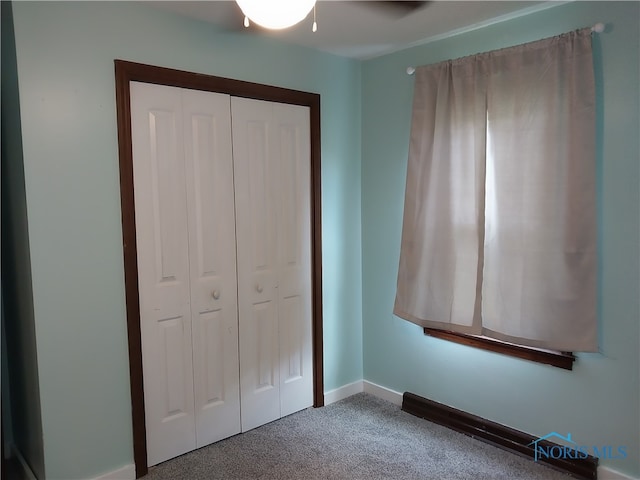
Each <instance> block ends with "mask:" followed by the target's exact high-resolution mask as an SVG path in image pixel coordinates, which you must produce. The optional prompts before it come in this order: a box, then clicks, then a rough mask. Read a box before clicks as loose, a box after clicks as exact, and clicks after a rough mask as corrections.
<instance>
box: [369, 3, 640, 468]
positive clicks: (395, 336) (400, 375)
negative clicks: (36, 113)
mask: <svg viewBox="0 0 640 480" xmlns="http://www.w3.org/2000/svg"><path fill="white" fill-rule="evenodd" d="M639 7H640V4H638V3H637V2H622V3H618V2H574V3H569V4H565V5H561V6H557V7H555V8H552V9H549V10H545V11H540V12H538V13H534V14H530V15H528V16H526V17H522V18H518V19H513V20H510V21H506V22H503V23H499V24H495V25H493V26H489V27H486V28H482V29H478V30H475V31H472V32H468V33H465V34H460V35H458V36H453V37H450V38H447V39H444V40H440V41H437V42H432V43H428V44H424V45H422V46H418V47H414V48H411V49H407V50H404V51H402V52H398V53H395V54H391V55H387V56H384V57H380V58H377V59H374V60H370V61H367V62H364V63H363V67H362V99H363V100H362V239H363V241H362V265H363V275H362V277H363V285H362V288H363V325H364V329H363V343H364V378H366V379H367V380H369V381H372V382H375V383H378V384H381V385H385V386H387V387H389V388H392V389H394V390H397V391H400V392H404V391H410V392H414V393H417V394H419V395H422V396H425V397H428V398H431V399H433V400H436V401H439V402H442V403H445V404H447V405H451V406H454V407H456V408H459V409H462V410H465V411H468V412H471V413H474V414H477V415H480V416H482V417H485V418H489V419H491V420H494V421H497V422H500V423H502V424H506V425H509V426H511V427H514V428H517V429H519V430H524V431H526V432H529V433H531V434H533V435H544V434H547V433H549V432H550V431H556V432H564V433H567V432H571V433H572V435H573V438H574V439H576V440H577V441H579V442H581V443H585V444H586V445H626V446H627V452H629V457H628V458H627V459H626V460H601V464H602V465H605V466H607V467H610V468H612V469H615V470H620V471H625V472H629V473H632V474H634V475H636V476H638V475H640V465H639V459H638V452H639V451H640V442H639V438H638V437H639V428H640V419H639V417H638V415H639V413H638V412H639V406H640V402H639V398H638V392H639V387H640V385H639V378H640V374H639V357H638V352H639V338H640V335H639V334H640V332H639V326H638V319H639V316H640V315H639V311H638V295H639V292H640V282H639V278H638V274H639V270H640V265H639V245H640V239H639V230H640V226H639V205H640V198H639V194H638V190H639V184H640V175H639V162H640V160H639V150H638V132H639V131H640V129H639V122H638V112H639V110H640V103H639V97H638V85H639V83H640V82H639V78H638V71H639V64H638V59H639V57H640V52H639V49H638V47H639V35H638V30H639V25H640V18H639V13H640V12H639V10H640V9H639ZM596 22H606V23H607V25H608V28H607V31H606V33H603V34H601V35H597V36H596V37H595V42H594V43H595V54H596V55H595V56H596V67H597V69H596V75H597V81H598V82H599V87H598V97H599V112H600V115H601V117H600V121H599V125H598V141H599V144H600V145H599V154H598V163H599V164H598V176H599V180H598V182H599V183H598V188H599V213H600V225H599V236H600V244H601V246H600V251H601V270H600V275H599V279H600V287H599V289H600V293H599V299H600V307H599V309H600V312H599V313H600V319H601V320H600V321H601V328H600V330H601V336H600V345H601V348H600V353H598V354H579V355H578V360H577V362H576V363H575V367H574V370H573V371H565V370H561V369H558V368H554V367H549V366H543V365H538V364H535V363H531V362H527V361H523V360H517V359H512V358H509V357H505V356H501V355H498V354H493V353H489V352H484V351H480V350H476V349H473V348H470V347H465V346H459V345H454V344H451V343H449V342H446V341H442V340H437V339H433V338H430V337H425V336H423V334H422V332H421V330H420V328H419V327H417V326H415V325H413V324H410V323H408V322H405V321H403V320H400V319H398V318H396V317H394V316H393V315H392V313H391V312H392V309H393V301H394V295H395V284H396V275H397V265H398V258H399V245H400V230H401V225H402V209H403V200H404V199H403V195H404V182H405V175H406V163H407V151H408V139H409V127H410V116H411V100H412V92H413V77H410V76H408V75H407V74H406V73H405V69H406V67H407V66H410V65H425V64H430V63H435V62H438V61H441V60H446V59H450V58H457V57H461V56H465V55H470V54H473V53H478V52H482V51H488V50H493V49H496V48H501V47H505V46H509V45H515V44H519V43H524V42H528V41H532V40H536V39H539V38H543V37H548V36H552V35H556V34H559V33H562V32H565V31H569V30H573V29H576V28H580V27H583V26H588V25H592V24H594V23H596Z"/></svg>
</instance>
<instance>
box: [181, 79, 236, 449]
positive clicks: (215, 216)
mask: <svg viewBox="0 0 640 480" xmlns="http://www.w3.org/2000/svg"><path fill="white" fill-rule="evenodd" d="M182 100H183V102H182V105H183V111H184V117H183V119H184V121H183V125H184V138H185V160H186V178H187V206H188V208H187V210H188V224H189V251H190V254H189V258H190V272H191V275H190V283H191V314H192V316H191V319H192V330H193V376H194V392H195V415H196V443H197V446H198V447H202V446H204V445H208V444H210V443H213V442H216V441H218V440H221V439H223V438H227V437H229V436H231V435H235V434H236V433H239V432H240V385H239V370H238V369H239V366H238V310H237V289H236V236H235V218H234V214H235V213H234V200H233V157H232V151H231V118H230V116H229V111H230V97H229V96H228V95H223V94H218V93H211V92H202V91H196V90H182Z"/></svg>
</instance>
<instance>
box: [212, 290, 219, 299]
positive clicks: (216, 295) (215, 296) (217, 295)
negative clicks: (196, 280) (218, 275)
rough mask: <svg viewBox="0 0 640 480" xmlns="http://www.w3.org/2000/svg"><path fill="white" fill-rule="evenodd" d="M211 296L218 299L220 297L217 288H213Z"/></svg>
mask: <svg viewBox="0 0 640 480" xmlns="http://www.w3.org/2000/svg"><path fill="white" fill-rule="evenodd" d="M211 296H212V297H213V298H215V299H216V300H218V299H219V298H220V292H219V291H218V290H214V291H213V293H212V294H211Z"/></svg>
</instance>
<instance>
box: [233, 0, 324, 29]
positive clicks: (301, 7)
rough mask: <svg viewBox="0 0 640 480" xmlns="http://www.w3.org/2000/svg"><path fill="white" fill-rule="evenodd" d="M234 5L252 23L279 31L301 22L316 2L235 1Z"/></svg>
mask: <svg viewBox="0 0 640 480" xmlns="http://www.w3.org/2000/svg"><path fill="white" fill-rule="evenodd" d="M236 3H237V4H238V5H239V6H240V9H241V10H242V13H244V14H245V15H246V16H247V17H249V19H250V20H251V21H252V22H254V23H256V24H258V25H260V26H262V27H264V28H269V29H272V30H281V29H283V28H288V27H291V26H293V25H295V24H296V23H298V22H300V21H302V20H303V19H304V18H305V17H306V16H307V15H308V14H309V12H310V11H311V9H312V8H313V6H314V5H315V3H316V0H236Z"/></svg>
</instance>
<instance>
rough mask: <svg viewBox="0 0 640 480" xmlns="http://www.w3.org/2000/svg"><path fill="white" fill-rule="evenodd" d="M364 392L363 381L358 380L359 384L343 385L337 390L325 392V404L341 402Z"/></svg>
mask: <svg viewBox="0 0 640 480" xmlns="http://www.w3.org/2000/svg"><path fill="white" fill-rule="evenodd" d="M363 391H364V387H363V386H362V380H358V381H357V382H353V383H349V384H347V385H343V386H341V387H338V388H336V389H335V390H329V391H328V392H324V404H325V405H331V404H332V403H335V402H337V401H339V400H342V399H344V398H347V397H350V396H351V395H355V394H356V393H360V392H363Z"/></svg>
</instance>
